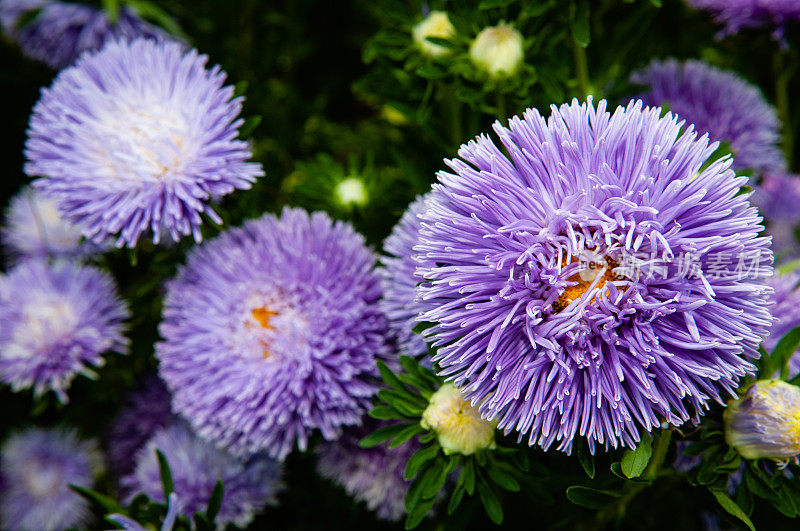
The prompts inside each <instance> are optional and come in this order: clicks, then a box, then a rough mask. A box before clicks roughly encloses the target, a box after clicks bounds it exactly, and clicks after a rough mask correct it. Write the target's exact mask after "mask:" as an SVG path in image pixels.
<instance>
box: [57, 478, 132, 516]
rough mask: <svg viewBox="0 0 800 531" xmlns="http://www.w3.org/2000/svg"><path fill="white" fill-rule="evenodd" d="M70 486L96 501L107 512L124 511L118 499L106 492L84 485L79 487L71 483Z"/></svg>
mask: <svg viewBox="0 0 800 531" xmlns="http://www.w3.org/2000/svg"><path fill="white" fill-rule="evenodd" d="M69 488H71V489H72V490H74V491H75V492H77V493H78V494H80V495H81V496H83V497H84V498H86V499H87V500H89V501H91V502H93V503H96V504H97V505H98V506H100V507H102V508H103V510H104V511H105V512H107V513H122V512H123V509H122V507H121V506H120V504H119V503H117V500H115V499H114V498H112V497H110V496H106V495H105V494H101V493H99V492H97V491H94V490H91V489H87V488H84V487H79V486H78V485H73V484H70V485H69Z"/></svg>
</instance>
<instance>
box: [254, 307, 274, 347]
mask: <svg viewBox="0 0 800 531" xmlns="http://www.w3.org/2000/svg"><path fill="white" fill-rule="evenodd" d="M251 314H252V315H253V319H255V320H256V321H257V322H258V324H260V325H261V327H262V328H264V329H265V330H271V329H272V325H271V324H269V320H270V318H271V317H272V316H274V315H278V313H277V312H273V311H271V310H268V309H266V308H255V309H254V310H253V311H252V312H251ZM261 345H262V346H263V347H264V359H266V358H269V357H270V356H271V355H272V354H270V352H269V350H268V349H267V344H266V342H265V341H264V340H263V339H262V340H261Z"/></svg>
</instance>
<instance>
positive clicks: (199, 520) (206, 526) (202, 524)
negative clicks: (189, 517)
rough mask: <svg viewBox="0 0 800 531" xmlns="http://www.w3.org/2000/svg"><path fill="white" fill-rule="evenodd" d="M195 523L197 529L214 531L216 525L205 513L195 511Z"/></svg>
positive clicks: (198, 530) (199, 530)
mask: <svg viewBox="0 0 800 531" xmlns="http://www.w3.org/2000/svg"><path fill="white" fill-rule="evenodd" d="M193 519H194V525H195V529H196V530H197V531H213V529H214V526H213V525H211V522H209V520H208V517H207V516H206V515H204V514H203V513H199V512H198V513H194V517H193Z"/></svg>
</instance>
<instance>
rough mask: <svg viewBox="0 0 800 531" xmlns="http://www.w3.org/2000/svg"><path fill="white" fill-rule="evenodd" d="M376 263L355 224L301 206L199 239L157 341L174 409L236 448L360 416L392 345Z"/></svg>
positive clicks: (251, 449) (171, 288) (172, 286)
mask: <svg viewBox="0 0 800 531" xmlns="http://www.w3.org/2000/svg"><path fill="white" fill-rule="evenodd" d="M374 267H375V255H374V254H373V253H372V252H371V251H370V250H369V249H368V248H367V247H366V246H365V245H364V238H363V237H362V236H361V235H359V234H357V233H356V232H355V231H354V230H353V228H352V227H351V226H350V225H348V224H346V223H342V222H333V221H332V220H331V219H330V218H329V217H328V216H327V215H326V214H324V213H321V212H317V213H314V214H310V215H309V214H308V213H306V212H305V211H303V210H299V209H289V208H286V209H284V211H283V214H282V216H281V218H277V217H275V216H273V215H266V216H263V217H261V218H259V219H257V220H252V221H248V222H246V223H245V224H244V226H243V227H241V228H237V229H232V230H229V231H228V232H226V233H224V234H223V235H221V236H220V237H218V238H217V239H215V240H213V241H211V242H208V243H206V244H203V245H201V246H199V247H198V248H196V249H195V250H194V251H193V252H192V253H191V254H190V255H189V257H188V259H187V264H186V266H185V267H183V268H182V269H181V270H180V272H179V273H178V276H177V278H176V279H175V280H173V281H171V282H170V283H169V284H168V286H167V294H166V298H165V302H164V320H163V322H162V324H161V327H160V332H161V336H162V337H163V338H164V341H163V342H161V343H159V344H158V345H157V346H156V356H157V357H158V359H159V360H160V367H159V371H160V374H161V377H162V378H163V379H164V381H165V382H166V383H167V385H168V386H169V388H170V390H171V391H172V393H173V399H172V405H173V409H174V411H175V412H176V413H179V414H181V415H183V416H184V417H185V418H187V419H189V420H190V421H191V423H192V425H193V427H194V428H195V429H196V430H197V432H198V434H199V435H200V436H201V437H204V438H206V439H208V440H211V441H213V442H215V443H217V444H218V445H221V446H223V447H226V448H228V449H229V450H230V451H232V452H233V453H234V454H236V455H245V454H252V453H257V452H261V451H266V452H268V453H269V454H270V455H272V456H274V457H277V458H283V457H284V456H285V455H286V454H288V453H289V452H290V451H291V449H292V447H293V446H294V445H295V444H296V445H297V446H298V447H299V448H300V449H301V450H304V449H305V447H306V444H307V440H308V437H309V435H310V434H311V432H312V431H313V430H315V429H319V430H320V431H321V432H322V435H323V437H325V438H326V439H328V440H330V439H335V438H337V437H338V436H339V435H340V434H341V430H342V426H344V425H355V424H360V422H361V416H362V415H363V413H364V412H365V411H366V410H367V409H368V408H369V406H370V397H371V396H372V395H373V393H374V392H375V391H376V390H377V383H376V381H375V378H376V377H377V375H378V372H377V367H376V360H377V356H379V355H382V354H385V352H384V350H385V344H384V341H385V337H384V336H385V333H386V322H385V319H384V317H383V315H382V314H381V313H380V310H379V308H378V299H379V297H380V293H381V292H380V279H379V276H378V274H377V272H376V271H375V270H374Z"/></svg>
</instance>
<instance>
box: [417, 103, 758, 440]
mask: <svg viewBox="0 0 800 531" xmlns="http://www.w3.org/2000/svg"><path fill="white" fill-rule="evenodd" d="M660 114H661V109H660V108H657V107H656V108H643V106H642V103H641V102H631V103H630V104H629V105H628V106H627V107H619V108H617V109H616V110H615V111H614V112H613V113H609V112H607V111H606V102H605V101H601V102H600V103H599V105H598V107H597V108H595V107H594V105H593V104H592V102H591V100H589V102H587V103H586V104H583V105H580V104H579V103H578V102H577V101H574V102H573V103H572V104H570V105H562V106H561V107H560V108H559V107H555V106H554V107H553V108H552V114H551V116H550V118H549V119H548V120H545V118H543V117H542V116H541V115H540V114H539V113H538V112H537V111H536V110H533V109H530V110H528V111H526V113H525V115H524V119H522V118H520V117H514V118H512V119H511V120H510V122H509V128H506V127H503V126H501V124H500V123H496V124H495V126H494V130H495V132H496V133H497V135H498V136H499V137H500V139H501V141H502V144H503V147H504V149H505V150H506V151H507V152H508V154H509V155H510V158H509V157H508V156H506V155H505V154H504V152H503V151H501V149H500V148H498V147H497V146H496V145H495V144H494V142H493V141H492V140H491V139H490V138H489V137H488V136H487V135H481V136H479V137H477V138H476V139H475V140H473V141H470V142H469V143H468V144H466V145H464V146H462V147H461V149H460V150H459V152H458V155H459V157H460V158H458V159H453V160H448V161H445V162H446V164H447V165H448V166H449V167H450V169H451V170H452V172H453V173H448V172H440V173H439V176H438V177H439V181H440V184H436V185H434V191H433V192H432V195H431V197H430V199H429V200H428V202H427V208H426V211H425V213H424V214H423V215H422V228H421V229H420V242H419V243H418V245H417V246H415V247H414V252H415V258H416V259H417V260H418V262H419V268H418V270H417V271H418V274H420V275H421V276H422V277H423V278H424V279H425V282H422V283H421V284H419V285H418V286H417V294H418V296H419V299H420V300H421V301H422V303H423V304H424V305H425V312H424V314H423V315H422V316H421V317H420V321H427V322H431V323H434V326H433V327H431V328H428V329H426V331H425V335H426V336H427V337H428V338H429V339H430V340H432V341H433V342H434V343H433V344H434V346H435V347H437V348H438V352H437V354H436V355H435V356H434V358H433V359H434V361H438V364H439V366H440V367H441V370H440V375H441V376H444V377H445V378H446V379H447V380H449V381H453V383H455V385H457V386H459V387H460V388H461V389H462V392H463V393H464V395H465V397H466V398H467V399H468V400H470V401H471V402H472V403H473V404H475V405H477V406H478V407H479V409H480V411H481V414H482V415H483V416H484V418H487V419H489V420H495V421H496V422H498V428H500V429H502V430H504V431H505V432H506V433H509V432H511V431H517V432H518V433H519V437H520V438H523V437H527V438H528V442H529V444H531V445H533V444H539V445H541V446H542V447H543V448H545V449H547V448H549V447H550V446H551V445H553V444H554V443H557V444H558V448H559V449H561V450H564V451H567V452H569V451H570V450H571V448H572V444H573V440H574V439H575V438H576V437H578V436H580V437H584V438H585V439H586V440H587V441H588V443H589V447H590V449H592V450H594V446H595V443H599V444H600V445H603V446H606V447H608V446H609V445H610V446H613V447H617V446H618V445H623V446H628V447H633V446H636V443H637V441H638V440H639V439H640V433H641V430H642V429H643V430H644V431H648V432H649V431H652V430H653V429H655V428H658V427H659V426H661V425H662V423H663V422H668V423H670V424H673V425H676V426H679V425H681V424H683V423H684V422H686V421H687V420H689V419H691V418H697V417H698V416H699V415H701V414H702V413H703V411H704V410H705V409H707V408H708V407H709V404H708V403H709V401H710V400H714V401H717V402H722V400H723V396H724V395H731V396H732V395H734V393H735V389H736V387H737V386H738V385H739V380H740V378H742V377H743V376H744V375H746V374H752V373H753V372H754V370H755V367H754V366H753V364H752V363H750V362H749V361H748V358H756V357H758V351H757V350H756V349H757V347H758V345H759V344H760V343H761V341H762V339H763V337H764V336H765V335H766V333H767V328H768V326H769V324H770V322H771V317H770V315H769V311H768V309H767V303H766V302H765V298H766V295H767V293H768V291H769V288H767V287H765V286H764V284H763V281H764V278H765V277H767V276H769V275H770V274H771V270H772V267H771V263H772V255H771V253H770V251H769V247H768V245H769V240H768V239H767V238H762V237H759V232H760V231H762V230H763V227H762V226H761V225H759V222H760V219H761V218H760V217H759V216H758V213H757V211H756V209H755V208H753V207H751V206H750V204H749V202H748V199H747V198H748V195H747V194H740V193H739V192H740V189H741V187H742V185H744V184H745V183H746V182H747V178H746V177H739V176H736V175H735V174H734V172H733V171H732V170H731V169H730V164H731V160H730V158H726V159H722V160H717V161H714V162H712V163H710V164H709V165H708V166H707V167H705V168H704V167H703V166H704V164H705V163H706V161H707V160H708V157H709V156H710V155H711V154H712V153H713V152H714V151H715V149H716V148H717V146H716V145H715V144H709V142H708V139H707V138H706V137H705V136H704V137H698V136H697V134H696V133H695V132H694V130H693V128H692V127H691V126H689V127H688V128H686V129H685V130H684V128H683V127H682V126H683V125H684V124H683V123H682V122H680V121H679V120H678V118H677V117H675V116H673V115H672V114H669V113H668V114H667V115H666V116H665V117H661V116H660ZM687 255H688V256H690V257H693V259H694V262H693V267H692V268H690V269H684V264H683V263H682V261H681V258H685V257H686V256H687ZM717 255H721V256H727V257H730V258H731V259H733V260H734V261H735V260H736V259H737V258H741V257H743V256H748V257H750V259H752V262H753V270H752V271H751V273H750V274H749V275H746V276H743V275H741V274H740V273H738V272H736V271H734V270H730V271H728V270H722V271H716V272H715V274H713V275H712V274H710V273H709V274H707V273H708V272H709V270H710V263H709V262H710V257H712V256H717ZM587 257H592V260H591V261H589V260H587V259H586V258H587ZM640 257H641V258H640ZM651 258H652V263H654V264H657V265H658V267H657V268H656V267H654V268H653V270H650V271H647V272H648V274H636V273H635V270H633V268H627V267H625V265H626V263H629V262H633V261H635V260H639V263H640V264H647V263H650V262H648V260H650V259H651ZM587 264H591V265H592V266H594V267H589V266H588V265H587Z"/></svg>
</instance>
